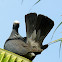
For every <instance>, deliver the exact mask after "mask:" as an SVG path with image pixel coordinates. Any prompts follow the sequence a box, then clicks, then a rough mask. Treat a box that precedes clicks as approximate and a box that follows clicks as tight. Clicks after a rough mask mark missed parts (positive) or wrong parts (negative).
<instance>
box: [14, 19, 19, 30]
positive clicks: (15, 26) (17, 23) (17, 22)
mask: <svg viewBox="0 0 62 62" xmlns="http://www.w3.org/2000/svg"><path fill="white" fill-rule="evenodd" d="M19 24H20V22H19V21H17V20H16V21H14V23H13V29H18V28H19Z"/></svg>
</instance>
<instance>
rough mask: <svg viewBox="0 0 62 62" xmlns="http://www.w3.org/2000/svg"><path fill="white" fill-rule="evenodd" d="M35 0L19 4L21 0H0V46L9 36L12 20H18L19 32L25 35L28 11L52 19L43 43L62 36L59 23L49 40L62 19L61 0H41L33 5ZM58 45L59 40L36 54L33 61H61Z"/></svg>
mask: <svg viewBox="0 0 62 62" xmlns="http://www.w3.org/2000/svg"><path fill="white" fill-rule="evenodd" d="M37 1H38V0H24V2H23V4H22V5H21V0H0V48H3V46H4V43H5V40H6V39H7V38H8V37H9V35H10V33H11V31H12V25H13V21H14V20H18V21H20V28H19V33H20V34H21V35H22V36H23V37H25V36H26V32H25V23H24V22H25V18H24V16H25V15H26V14H27V13H30V12H36V13H37V14H43V15H46V16H48V17H49V18H51V19H52V20H53V21H54V27H53V29H52V30H51V32H50V33H49V34H48V36H47V37H46V38H45V40H44V42H43V44H47V43H49V42H51V41H53V40H56V39H59V38H61V37H62V33H61V32H62V29H61V28H62V25H61V26H60V27H59V28H58V29H57V31H56V32H55V35H54V37H53V39H52V40H51V37H52V34H53V32H54V30H55V28H56V27H57V26H58V24H59V23H60V22H61V21H62V16H61V15H62V0H41V1H40V2H39V3H38V4H36V5H35V6H33V4H34V3H35V2H37ZM32 6H33V7H32ZM30 9H31V10H30ZM59 46H60V42H57V43H54V44H52V45H50V46H49V47H48V48H47V49H46V50H44V51H43V52H42V53H41V54H40V55H38V56H36V58H35V59H34V60H33V62H62V53H61V56H60V58H59ZM61 52H62V50H61Z"/></svg>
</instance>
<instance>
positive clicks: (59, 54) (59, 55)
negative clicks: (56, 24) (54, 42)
mask: <svg viewBox="0 0 62 62" xmlns="http://www.w3.org/2000/svg"><path fill="white" fill-rule="evenodd" d="M61 44H62V41H61V42H60V48H59V57H60V51H61Z"/></svg>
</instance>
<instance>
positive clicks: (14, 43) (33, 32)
mask: <svg viewBox="0 0 62 62" xmlns="http://www.w3.org/2000/svg"><path fill="white" fill-rule="evenodd" d="M25 23H26V34H27V37H24V38H23V37H21V36H20V34H19V33H18V28H19V22H14V24H13V29H12V32H11V35H10V37H9V38H8V39H7V40H6V42H5V44H4V49H6V50H9V51H11V52H14V53H16V54H19V55H21V56H24V57H26V58H28V59H30V60H33V59H34V58H35V56H36V55H38V54H40V53H41V52H42V51H43V50H44V49H46V48H47V47H48V45H42V42H43V40H44V38H45V37H46V36H47V34H48V33H49V32H50V30H51V29H52V27H53V26H54V22H53V21H52V20H51V19H50V18H48V17H46V16H44V15H38V16H37V14H36V13H30V14H27V15H25Z"/></svg>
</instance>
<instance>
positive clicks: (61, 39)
mask: <svg viewBox="0 0 62 62" xmlns="http://www.w3.org/2000/svg"><path fill="white" fill-rule="evenodd" d="M58 41H61V42H62V38H60V39H57V40H54V41H52V42H49V43H48V45H51V44H53V43H56V42H58Z"/></svg>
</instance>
